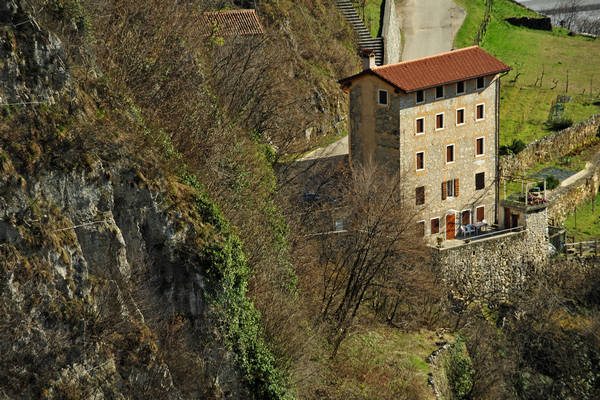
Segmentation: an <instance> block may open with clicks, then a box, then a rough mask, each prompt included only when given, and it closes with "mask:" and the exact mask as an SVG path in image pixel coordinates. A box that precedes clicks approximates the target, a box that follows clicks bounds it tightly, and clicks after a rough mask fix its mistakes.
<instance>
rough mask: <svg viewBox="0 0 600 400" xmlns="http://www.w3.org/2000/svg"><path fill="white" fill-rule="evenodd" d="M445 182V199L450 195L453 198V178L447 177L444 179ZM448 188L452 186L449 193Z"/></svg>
mask: <svg viewBox="0 0 600 400" xmlns="http://www.w3.org/2000/svg"><path fill="white" fill-rule="evenodd" d="M448 182H450V183H448ZM445 184H446V199H448V198H450V197H452V198H454V197H455V196H454V193H455V190H454V179H448V180H447V181H445ZM450 188H452V194H450ZM454 214H455V215H456V213H454ZM455 224H456V222H455Z"/></svg>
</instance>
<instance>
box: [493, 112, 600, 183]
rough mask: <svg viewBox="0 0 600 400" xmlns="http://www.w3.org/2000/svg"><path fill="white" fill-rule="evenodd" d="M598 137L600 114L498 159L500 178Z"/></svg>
mask: <svg viewBox="0 0 600 400" xmlns="http://www.w3.org/2000/svg"><path fill="white" fill-rule="evenodd" d="M597 136H600V114H596V115H594V116H593V117H591V118H590V119H588V120H585V121H583V122H580V123H578V124H576V125H573V126H571V127H570V128H567V129H563V130H562V131H559V132H556V133H553V134H552V135H548V136H545V137H543V138H540V139H538V140H536V141H534V142H531V143H529V144H528V145H527V147H525V149H524V150H523V151H521V152H520V153H518V154H515V155H511V156H505V157H502V158H501V159H500V162H499V166H500V172H501V175H502V176H511V175H514V174H516V173H518V172H520V171H524V170H526V169H528V168H531V167H534V166H535V165H537V164H539V163H541V162H546V161H550V160H555V159H556V158H558V157H562V156H565V155H567V154H568V153H570V152H571V151H573V150H575V149H577V148H579V147H581V146H583V145H585V144H586V143H589V142H590V141H591V140H593V139H594V138H595V137H597Z"/></svg>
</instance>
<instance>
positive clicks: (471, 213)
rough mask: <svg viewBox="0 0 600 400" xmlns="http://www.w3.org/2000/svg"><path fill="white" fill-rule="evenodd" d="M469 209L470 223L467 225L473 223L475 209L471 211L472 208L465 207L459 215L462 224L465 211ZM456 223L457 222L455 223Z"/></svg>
mask: <svg viewBox="0 0 600 400" xmlns="http://www.w3.org/2000/svg"><path fill="white" fill-rule="evenodd" d="M467 211H468V212H469V219H470V221H469V223H468V224H467V225H471V224H472V223H473V211H471V210H470V209H468V208H467V209H465V210H462V211H461V212H460V214H459V216H458V217H459V218H460V224H461V225H462V224H463V223H462V217H463V213H465V212H467ZM455 224H456V223H455Z"/></svg>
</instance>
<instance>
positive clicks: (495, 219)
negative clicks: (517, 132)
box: [494, 72, 508, 224]
mask: <svg viewBox="0 0 600 400" xmlns="http://www.w3.org/2000/svg"><path fill="white" fill-rule="evenodd" d="M507 74H508V72H504V73H502V74H500V76H498V78H497V79H496V99H495V102H496V119H495V125H496V126H495V129H496V134H495V135H496V179H495V185H496V195H495V197H496V198H495V203H496V204H495V205H494V223H495V224H498V204H499V203H500V155H499V154H498V150H499V147H500V88H501V84H500V79H501V78H502V77H503V76H506V75H507Z"/></svg>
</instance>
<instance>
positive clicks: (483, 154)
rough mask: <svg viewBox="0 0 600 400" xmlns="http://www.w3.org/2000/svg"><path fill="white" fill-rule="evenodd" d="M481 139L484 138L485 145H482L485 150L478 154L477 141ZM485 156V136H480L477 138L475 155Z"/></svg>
mask: <svg viewBox="0 0 600 400" xmlns="http://www.w3.org/2000/svg"><path fill="white" fill-rule="evenodd" d="M479 139H482V140H483V146H481V150H483V153H481V154H477V141H478V140H479ZM483 156H485V136H479V137H477V138H475V157H483Z"/></svg>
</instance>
